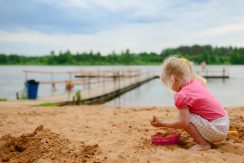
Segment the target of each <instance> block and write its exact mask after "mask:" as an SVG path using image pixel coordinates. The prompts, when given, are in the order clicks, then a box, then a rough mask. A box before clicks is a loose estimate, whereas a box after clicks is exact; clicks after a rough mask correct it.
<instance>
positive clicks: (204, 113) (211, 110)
mask: <svg viewBox="0 0 244 163" xmlns="http://www.w3.org/2000/svg"><path fill="white" fill-rule="evenodd" d="M174 100H175V106H176V107H177V108H178V109H183V108H186V107H187V108H189V111H190V112H192V113H195V114H198V115H200V116H201V117H202V118H204V119H207V120H209V121H212V120H215V119H218V118H221V117H224V116H225V115H226V114H227V113H226V111H225V109H224V107H223V106H222V105H221V104H220V103H219V102H218V101H217V99H216V98H215V97H214V96H213V95H212V94H211V93H210V92H209V91H208V90H207V89H206V88H205V87H204V86H203V85H202V84H201V83H200V82H199V81H197V80H191V81H190V82H189V83H188V84H186V85H185V86H184V87H183V88H181V90H180V91H179V92H177V93H176V94H175V96H174Z"/></svg>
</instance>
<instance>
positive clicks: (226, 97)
mask: <svg viewBox="0 0 244 163" xmlns="http://www.w3.org/2000/svg"><path fill="white" fill-rule="evenodd" d="M129 67H130V68H142V69H145V70H155V71H158V72H159V70H160V66H0V98H7V99H10V100H14V99H16V95H15V94H16V92H17V91H21V90H23V89H24V81H25V74H24V73H23V70H38V71H53V72H65V71H66V72H67V71H77V70H84V69H85V70H91V69H92V70H98V69H99V70H102V69H118V68H129ZM209 67H210V69H216V68H222V67H225V68H226V69H227V70H228V73H229V75H230V78H229V79H225V80H223V79H209V80H208V89H209V91H210V92H212V93H213V94H214V95H215V96H216V97H217V99H218V100H219V101H220V102H221V103H222V104H223V105H224V106H244V96H243V93H244V66H209ZM196 69H199V67H196ZM28 79H36V80H40V81H50V80H51V76H50V75H43V74H28ZM68 79H69V76H68V75H55V76H54V80H68ZM56 87H57V91H56V92H52V91H51V86H50V85H44V84H41V85H40V87H39V92H38V95H39V96H50V95H52V94H62V93H64V92H65V87H64V84H57V85H56ZM78 89H82V87H81V86H79V87H78V86H75V88H74V90H78ZM173 95H174V93H173V92H171V91H169V90H167V89H166V88H165V87H164V86H163V85H162V84H161V82H160V80H159V79H155V80H152V81H150V82H148V83H146V84H144V85H142V86H141V87H139V88H137V89H134V90H132V91H130V92H127V93H125V94H123V95H122V96H120V97H119V98H116V99H114V100H112V101H109V102H107V103H106V104H105V105H110V106H114V105H116V106H173V105H174V103H173Z"/></svg>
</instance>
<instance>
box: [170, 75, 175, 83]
mask: <svg viewBox="0 0 244 163" xmlns="http://www.w3.org/2000/svg"><path fill="white" fill-rule="evenodd" d="M170 81H171V83H174V82H175V77H174V76H173V75H171V76H170Z"/></svg>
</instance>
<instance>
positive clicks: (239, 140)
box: [0, 102, 244, 163]
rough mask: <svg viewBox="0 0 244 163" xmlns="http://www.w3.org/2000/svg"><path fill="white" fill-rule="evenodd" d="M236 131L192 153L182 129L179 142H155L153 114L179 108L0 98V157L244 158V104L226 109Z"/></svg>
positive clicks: (22, 159) (99, 159)
mask: <svg viewBox="0 0 244 163" xmlns="http://www.w3.org/2000/svg"><path fill="white" fill-rule="evenodd" d="M227 110H228V113H229V116H230V120H231V130H237V131H238V134H237V135H229V136H228V138H227V141H226V142H222V143H219V144H215V145H214V146H213V149H210V150H207V151H201V152H194V153H193V152H189V151H188V148H189V147H190V146H191V145H193V144H194V142H193V141H192V139H191V138H190V137H189V136H188V135H187V134H186V133H185V132H183V131H180V130H179V131H178V133H179V134H180V135H181V140H180V143H179V144H177V145H168V146H156V145H154V144H152V143H151V135H153V134H155V133H157V132H161V133H164V132H168V129H164V128H154V127H152V126H151V125H150V123H149V121H150V120H151V118H152V116H153V115H157V116H159V117H161V118H163V119H167V120H170V119H173V118H175V117H176V116H177V111H176V109H174V108H157V107H150V108H135V107H133V108H132V107H131V108H125V107H107V106H102V105H97V106H63V107H40V106H27V105H21V102H20V103H17V102H16V103H11V102H1V103H0V162H1V161H2V162H37V163H40V162H121V163H122V162H123V163H124V162H147V163H149V162H215V163H216V162H233V163H234V162H235V163H236V162H237V163H238V162H240V163H243V162H244V155H243V153H244V144H243V142H244V107H243V108H241V107H240V108H227Z"/></svg>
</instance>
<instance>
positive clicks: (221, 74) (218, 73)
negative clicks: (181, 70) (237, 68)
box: [198, 68, 229, 79]
mask: <svg viewBox="0 0 244 163" xmlns="http://www.w3.org/2000/svg"><path fill="white" fill-rule="evenodd" d="M198 74H199V75H201V76H202V77H204V78H207V79H209V78H215V79H227V78H229V73H228V71H227V70H226V68H221V69H213V68H212V69H210V68H208V69H205V70H202V71H198Z"/></svg>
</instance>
